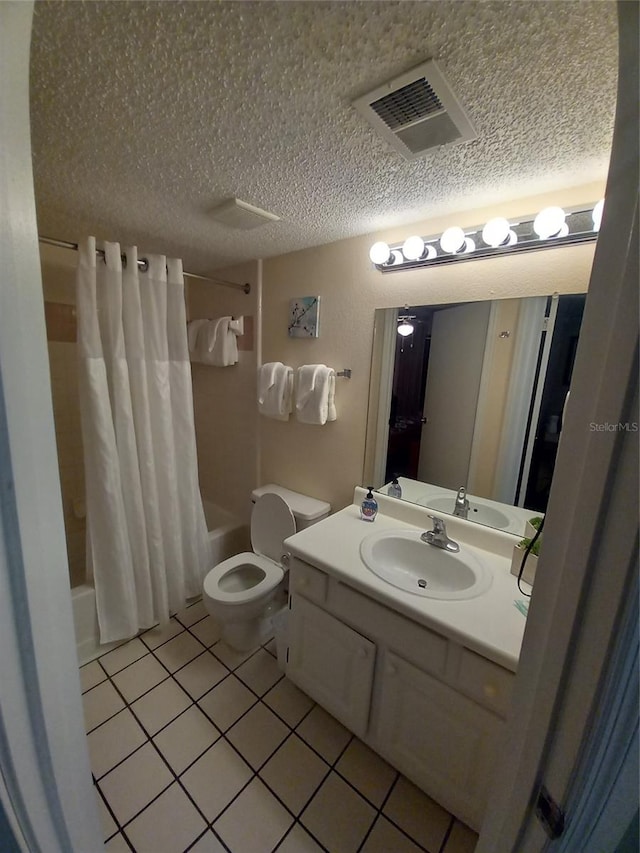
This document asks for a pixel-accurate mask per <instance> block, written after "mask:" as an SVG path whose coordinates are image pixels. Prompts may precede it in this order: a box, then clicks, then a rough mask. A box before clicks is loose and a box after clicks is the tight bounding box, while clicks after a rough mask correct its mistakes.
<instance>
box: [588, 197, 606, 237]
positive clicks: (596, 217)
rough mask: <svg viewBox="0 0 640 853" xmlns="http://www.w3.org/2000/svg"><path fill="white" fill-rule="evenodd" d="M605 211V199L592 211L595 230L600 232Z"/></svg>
mask: <svg viewBox="0 0 640 853" xmlns="http://www.w3.org/2000/svg"><path fill="white" fill-rule="evenodd" d="M603 210H604V199H603V198H601V199H600V201H599V202H598V203H597V204H596V206H595V207H594V208H593V210H592V211H591V218H592V219H593V230H594V231H599V230H600V225H601V224H602V211H603Z"/></svg>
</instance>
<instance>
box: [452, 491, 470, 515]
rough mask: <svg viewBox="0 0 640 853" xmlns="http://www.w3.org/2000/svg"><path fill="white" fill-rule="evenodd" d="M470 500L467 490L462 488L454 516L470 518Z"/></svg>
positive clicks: (457, 497) (457, 498)
mask: <svg viewBox="0 0 640 853" xmlns="http://www.w3.org/2000/svg"><path fill="white" fill-rule="evenodd" d="M469 509H470V506H469V500H468V498H467V490H466V489H465V487H464V486H460V488H459V489H458V494H457V495H456V505H455V507H454V509H453V514H454V515H455V516H457V517H458V518H468V517H469Z"/></svg>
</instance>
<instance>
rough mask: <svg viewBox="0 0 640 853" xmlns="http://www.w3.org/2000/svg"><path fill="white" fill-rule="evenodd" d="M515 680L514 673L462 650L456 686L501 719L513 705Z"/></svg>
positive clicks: (473, 653)
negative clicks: (512, 695)
mask: <svg viewBox="0 0 640 853" xmlns="http://www.w3.org/2000/svg"><path fill="white" fill-rule="evenodd" d="M514 678H515V676H514V674H513V673H512V672H509V671H508V670H506V669H504V668H503V667H501V666H498V664H496V663H493V662H492V661H489V660H487V659H486V658H483V657H481V656H480V655H477V654H475V652H470V651H469V650H468V649H462V653H461V655H460V667H459V669H458V675H457V678H456V686H457V687H458V689H459V690H461V691H462V692H463V693H466V694H467V696H471V697H473V698H474V699H475V700H476V701H477V702H479V703H480V704H481V705H484V706H485V708H489V709H491V710H492V711H495V712H496V713H497V714H500V716H501V717H506V716H507V712H508V710H509V707H510V705H511V691H512V690H513V680H514Z"/></svg>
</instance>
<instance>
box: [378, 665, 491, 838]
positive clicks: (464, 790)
mask: <svg viewBox="0 0 640 853" xmlns="http://www.w3.org/2000/svg"><path fill="white" fill-rule="evenodd" d="M379 697H380V699H379V702H380V704H379V708H378V716H377V727H376V728H377V731H376V737H375V739H376V741H377V742H378V743H379V746H380V750H381V751H382V752H383V753H384V754H385V755H386V756H387V757H388V759H389V760H390V761H391V762H392V763H393V764H394V765H395V766H396V767H397V768H398V769H399V770H401V771H402V772H404V773H405V774H406V775H407V776H409V778H411V779H412V780H413V781H414V782H415V783H416V784H417V785H419V786H420V787H421V788H422V789H423V790H424V791H426V792H427V793H428V794H430V796H432V797H433V798H434V799H435V800H437V801H438V802H439V803H441V804H442V805H443V806H445V807H446V808H447V809H448V810H449V811H451V812H453V813H454V814H455V815H457V816H458V817H459V818H461V819H462V820H464V821H465V823H468V824H469V825H470V826H472V827H473V828H474V829H479V826H480V823H481V821H482V816H483V813H484V809H485V805H486V798H487V793H488V790H489V786H490V784H491V776H492V767H493V761H494V758H495V750H496V747H497V742H498V735H499V733H500V731H501V729H502V723H501V721H500V720H499V719H498V718H497V717H495V716H494V715H493V714H491V713H490V712H489V711H486V710H485V709H484V708H481V707H480V706H479V705H477V704H476V703H475V702H472V701H471V700H470V699H467V698H466V697H465V696H462V695H460V694H459V693H458V692H457V691H455V690H452V689H451V688H450V687H447V685H445V684H443V683H442V682H440V681H437V680H436V679H435V678H432V677H431V676H429V675H427V674H426V673H424V672H422V671H421V670H419V669H417V668H416V667H415V666H412V665H411V664H409V663H407V662H406V661H404V660H402V659H401V658H399V657H397V655H394V654H392V653H388V654H387V655H386V658H385V664H384V666H383V667H382V680H381V689H380V693H379Z"/></svg>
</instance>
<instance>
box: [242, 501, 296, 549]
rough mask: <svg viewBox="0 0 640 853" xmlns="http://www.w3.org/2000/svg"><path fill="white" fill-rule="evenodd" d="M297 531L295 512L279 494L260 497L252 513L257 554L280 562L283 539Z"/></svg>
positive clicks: (254, 544)
mask: <svg viewBox="0 0 640 853" xmlns="http://www.w3.org/2000/svg"><path fill="white" fill-rule="evenodd" d="M295 532H296V522H295V519H294V517H293V513H292V512H291V510H290V509H289V506H288V504H287V503H285V501H283V500H282V498H281V497H280V496H279V495H274V494H268V495H263V496H262V497H261V498H258V500H257V501H256V502H255V504H254V507H253V512H252V513H251V547H252V548H253V550H254V552H255V553H256V554H262V556H263V557H269V559H270V560H273V561H274V562H276V563H279V562H280V560H281V558H282V553H283V551H282V543H283V541H284V540H285V539H286V538H287V536H293V534H294V533H295Z"/></svg>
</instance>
